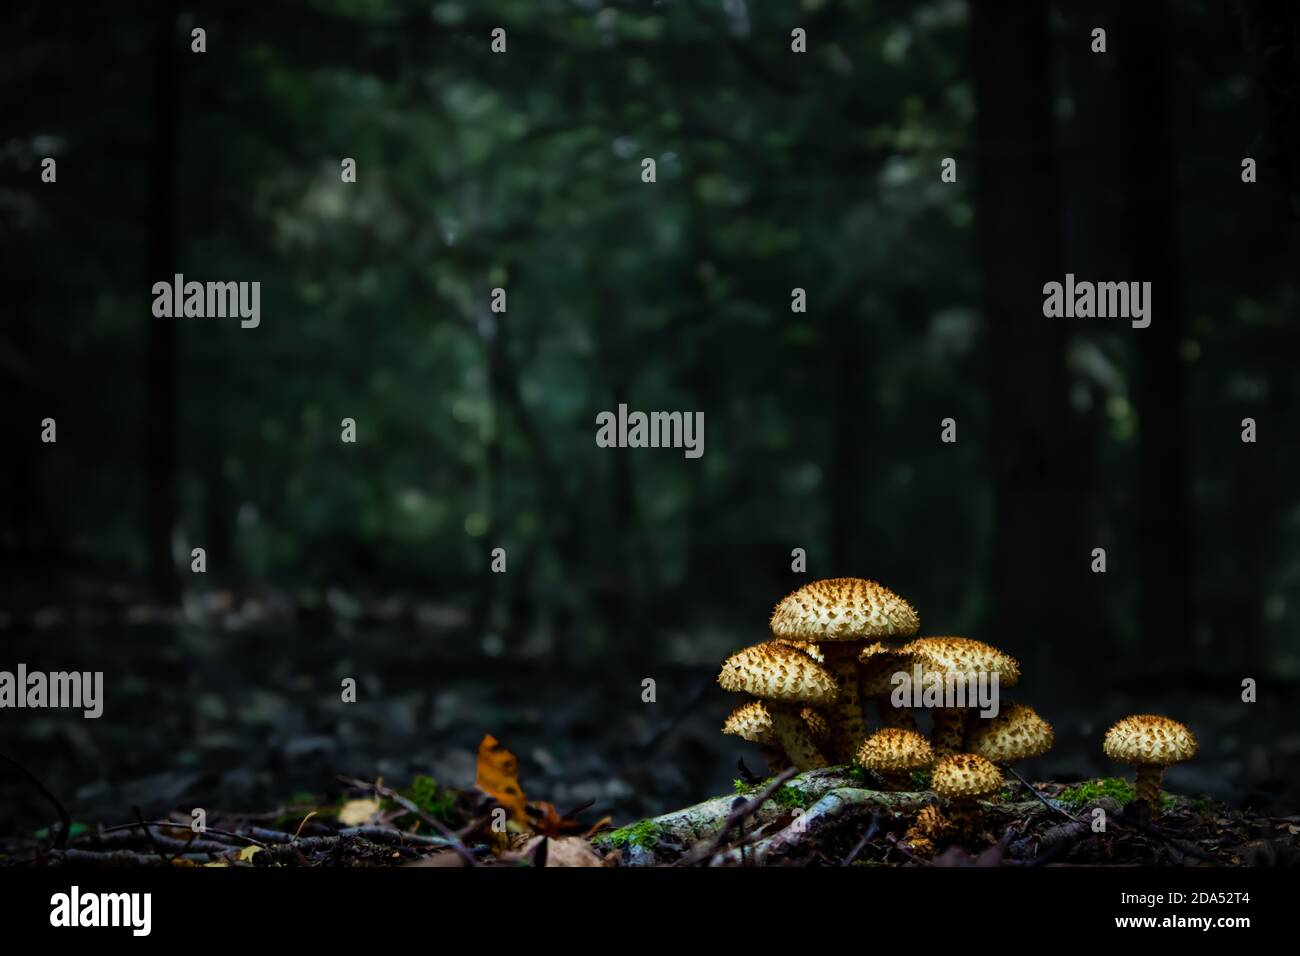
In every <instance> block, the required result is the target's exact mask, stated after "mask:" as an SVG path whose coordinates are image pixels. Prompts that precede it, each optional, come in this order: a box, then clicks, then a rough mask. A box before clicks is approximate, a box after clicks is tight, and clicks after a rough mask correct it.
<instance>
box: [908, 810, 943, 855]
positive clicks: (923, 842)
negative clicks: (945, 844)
mask: <svg viewBox="0 0 1300 956" xmlns="http://www.w3.org/2000/svg"><path fill="white" fill-rule="evenodd" d="M951 834H952V823H951V822H949V821H948V820H947V819H945V818H944V815H943V814H942V813H940V812H939V808H938V807H936V806H935V805H934V804H932V803H927V804H926V805H925V806H923V807H922V808H921V809H920V810H919V811H917V814H916V820H915V821H914V822H913V823H912V825H911V826H910V827H908V828H907V832H906V833H904V834H903V842H904V843H906V844H908V845H909V846H910V847H911V848H912V853H913V854H915V855H916V856H934V852H935V850H937V849H938V847H937V846H936V843H937V841H939V840H943V839H945V838H946V837H948V836H950V835H951Z"/></svg>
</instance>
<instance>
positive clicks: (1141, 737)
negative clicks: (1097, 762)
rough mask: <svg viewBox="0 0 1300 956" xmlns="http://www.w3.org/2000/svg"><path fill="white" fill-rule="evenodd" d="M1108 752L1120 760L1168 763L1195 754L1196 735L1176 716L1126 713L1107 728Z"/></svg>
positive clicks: (1161, 764)
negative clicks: (1175, 717) (1173, 717)
mask: <svg viewBox="0 0 1300 956" xmlns="http://www.w3.org/2000/svg"><path fill="white" fill-rule="evenodd" d="M1102 746H1103V749H1105V751H1106V756H1107V757H1109V758H1110V759H1111V760H1116V761H1119V762H1120V763H1131V764H1139V765H1141V764H1147V765H1153V766H1157V767H1168V766H1169V765H1170V764H1175V763H1181V762H1182V761H1184V760H1190V759H1191V758H1192V757H1194V756H1195V755H1196V749H1197V746H1198V745H1197V743H1196V736H1195V735H1194V734H1193V733H1192V732H1191V731H1190V730H1188V729H1187V727H1186V726H1184V725H1183V724H1180V723H1179V722H1178V721H1176V720H1170V719H1169V718H1168V717H1157V716H1155V715H1154V714H1136V715H1134V716H1132V717H1125V718H1123V719H1122V720H1119V721H1117V722H1116V723H1115V725H1114V726H1113V727H1111V728H1110V730H1108V731H1106V739H1105V741H1104V743H1103V745H1102Z"/></svg>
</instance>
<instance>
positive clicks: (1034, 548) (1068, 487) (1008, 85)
mask: <svg viewBox="0 0 1300 956" xmlns="http://www.w3.org/2000/svg"><path fill="white" fill-rule="evenodd" d="M1047 15H1048V9H1047V7H1045V6H1043V5H1040V4H1006V5H1001V4H975V5H973V6H972V8H971V17H972V23H971V27H972V37H971V41H972V59H973V64H974V77H975V100H976V110H977V114H976V120H975V133H976V138H977V143H978V150H979V170H978V173H979V176H978V182H977V184H976V188H975V203H976V218H977V228H978V236H979V240H980V249H981V254H982V262H981V268H982V271H983V279H984V292H983V311H984V325H985V341H984V349H985V353H986V358H987V372H988V381H987V389H988V397H989V415H990V432H991V436H992V448H991V450H990V454H991V460H992V468H993V489H994V524H993V541H992V553H991V554H990V555H989V567H990V575H991V580H990V588H989V593H990V607H989V609H988V610H989V621H990V625H991V626H993V627H996V629H997V632H998V633H1001V634H1006V635H1008V638H1009V639H1010V641H1011V646H1016V642H1017V641H1029V642H1039V641H1041V640H1043V639H1044V638H1046V637H1047V636H1048V635H1051V636H1052V639H1053V641H1054V642H1055V643H1057V644H1058V646H1061V645H1063V646H1069V640H1070V638H1071V637H1073V636H1076V633H1077V631H1078V630H1079V625H1078V623H1077V618H1076V616H1075V615H1074V614H1073V613H1070V612H1068V611H1067V609H1072V608H1073V607H1074V606H1075V605H1076V603H1077V600H1076V598H1077V594H1078V591H1079V589H1080V588H1081V586H1082V585H1083V584H1084V583H1085V582H1086V581H1087V577H1086V575H1088V573H1089V555H1088V548H1087V547H1085V546H1084V544H1083V542H1082V541H1081V538H1080V535H1079V534H1078V531H1077V522H1078V513H1077V512H1078V502H1077V501H1076V500H1075V494H1074V492H1075V489H1074V487H1073V478H1072V476H1071V474H1070V469H1069V467H1068V460H1069V457H1070V454H1071V451H1072V449H1071V448H1070V442H1069V435H1070V422H1069V417H1068V409H1067V406H1066V380H1065V343H1066V331H1067V329H1066V321H1067V320H1063V319H1049V318H1046V317H1044V315H1043V311H1042V306H1043V298H1042V287H1043V284H1044V283H1045V282H1048V281H1052V280H1056V281H1060V280H1062V279H1063V277H1064V271H1065V270H1064V269H1063V268H1062V253H1061V244H1062V239H1061V234H1062V227H1061V212H1060V201H1061V192H1062V190H1061V182H1060V176H1059V173H1058V169H1057V158H1056V144H1055V135H1054V122H1053V111H1052V89H1053V83H1052V69H1051V66H1052V64H1051V52H1050V51H1051V45H1050V36H1049V31H1048V26H1047Z"/></svg>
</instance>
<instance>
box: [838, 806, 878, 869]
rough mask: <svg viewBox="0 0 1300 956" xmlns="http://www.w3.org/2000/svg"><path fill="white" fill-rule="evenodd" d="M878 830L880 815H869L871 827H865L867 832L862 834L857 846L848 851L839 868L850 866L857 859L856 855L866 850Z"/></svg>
mask: <svg viewBox="0 0 1300 956" xmlns="http://www.w3.org/2000/svg"><path fill="white" fill-rule="evenodd" d="M879 829H880V813H879V811H877V812H876V813H873V814H872V815H871V825H870V826H868V827H867V832H866V833H864V834H862V839H861V840H859V841H858V844H857V846H855V847H854V848H853V849H852V850H850V851H849V855H848V856H846V857H845V858H844V860H843V861H842V862H841V863H840V866H852V865H853V861H854V860H856V859H857V858H858V854H859V853H861V852H862V851H863V850H864V849H865V848H866V846H867V844H868V843H869V842H870V841H871V838H872V837H873V836H875V835H876V831H877V830H879Z"/></svg>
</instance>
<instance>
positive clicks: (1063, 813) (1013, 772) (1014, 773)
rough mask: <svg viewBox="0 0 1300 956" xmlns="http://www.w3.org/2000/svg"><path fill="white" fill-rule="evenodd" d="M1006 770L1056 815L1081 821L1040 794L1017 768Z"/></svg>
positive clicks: (1076, 821)
mask: <svg viewBox="0 0 1300 956" xmlns="http://www.w3.org/2000/svg"><path fill="white" fill-rule="evenodd" d="M1006 770H1007V772H1008V773H1010V774H1011V776H1013V777H1015V778H1016V779H1017V780H1019V781H1020V782H1021V783H1022V784H1024V785H1025V788H1026V789H1027V790H1028V791H1029V792H1030V793H1032V794H1033V795H1034V796H1035V797H1037V798H1038V800H1039V802H1041V803H1042V805H1043V806H1045V807H1047V809H1049V810H1051V811H1052V812H1054V813H1059V814H1060V815H1061V816H1063V817H1065V818H1066V819H1067V820H1073V821H1074V822H1075V823H1078V822H1080V821H1079V818H1078V817H1076V816H1075V815H1074V814H1072V813H1070V812H1069V811H1068V810H1066V809H1065V808H1064V807H1058V806H1057V805H1056V804H1054V803H1052V801H1050V800H1048V799H1047V798H1046V797H1045V796H1043V795H1042V794H1041V793H1039V792H1038V788H1037V787H1035V786H1034V785H1033V784H1032V783H1030V782H1029V781H1028V780H1026V779H1025V778H1024V777H1022V776H1020V772H1019V771H1018V770H1016V768H1015V767H1007V768H1006Z"/></svg>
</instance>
